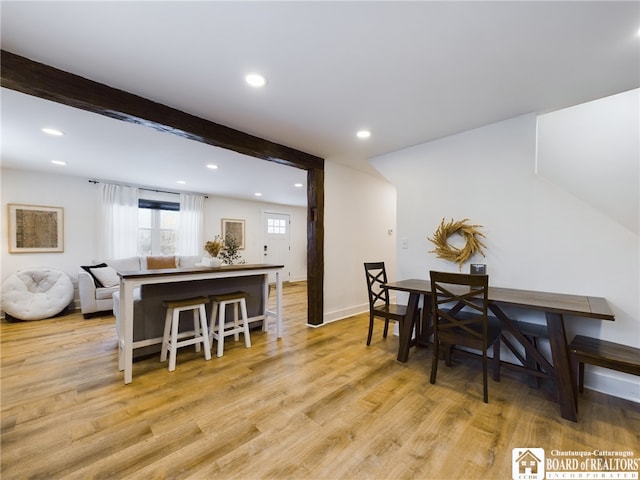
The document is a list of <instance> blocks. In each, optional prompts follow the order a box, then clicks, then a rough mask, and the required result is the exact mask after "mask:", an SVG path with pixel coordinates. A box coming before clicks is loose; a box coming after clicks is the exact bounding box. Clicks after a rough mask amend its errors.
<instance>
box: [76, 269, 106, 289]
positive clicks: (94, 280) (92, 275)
mask: <svg viewBox="0 0 640 480" xmlns="http://www.w3.org/2000/svg"><path fill="white" fill-rule="evenodd" d="M106 266H107V264H106V263H100V264H98V265H80V268H81V269H83V270H84V271H85V272H87V273H88V274H89V275H91V278H93V283H95V285H96V287H104V285H102V284H101V283H100V281H99V280H98V279H97V278H96V276H95V275H94V274H93V272H92V271H91V269H92V268H102V267H106Z"/></svg>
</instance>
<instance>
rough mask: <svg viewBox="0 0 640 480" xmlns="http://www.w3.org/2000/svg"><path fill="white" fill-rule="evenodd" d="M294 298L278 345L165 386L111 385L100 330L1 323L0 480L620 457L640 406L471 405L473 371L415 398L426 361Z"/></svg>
mask: <svg viewBox="0 0 640 480" xmlns="http://www.w3.org/2000/svg"><path fill="white" fill-rule="evenodd" d="M305 287H306V286H305V284H304V283H301V284H291V285H287V286H286V290H285V297H284V298H285V308H284V313H285V315H284V317H285V320H284V336H283V338H282V339H281V340H277V339H276V338H275V329H274V328H273V326H272V328H271V329H270V330H269V331H268V332H267V333H266V334H265V333H261V332H253V334H252V342H253V346H252V347H251V348H250V349H245V348H244V344H243V342H242V341H239V342H235V343H234V342H233V341H230V342H229V343H228V344H227V342H225V354H224V357H222V358H216V357H215V355H214V357H213V359H212V360H210V361H205V360H204V358H203V356H202V354H196V353H195V352H193V351H192V349H191V348H190V347H189V348H187V349H182V350H181V351H180V352H179V353H178V361H177V368H176V370H175V372H168V371H167V364H166V363H164V364H161V363H160V362H159V355H158V358H152V359H151V358H150V359H147V360H143V361H139V362H136V363H135V364H134V379H133V383H132V384H130V385H124V384H123V377H122V374H121V373H120V372H118V369H117V347H116V339H115V331H114V324H113V317H110V316H108V317H103V318H96V319H91V320H84V319H83V318H82V316H81V315H80V314H79V313H76V314H72V315H67V316H64V317H59V318H56V319H51V320H46V321H39V322H22V323H7V322H5V321H3V322H2V324H1V325H0V328H1V330H0V332H1V334H2V338H1V347H2V351H1V360H2V363H1V368H2V371H1V380H2V396H1V399H2V445H1V447H2V450H1V454H2V467H1V471H0V473H1V476H2V479H3V480H8V479H27V478H42V479H61V478H64V479H73V478H78V479H87V478H140V479H145V480H146V479H155V478H157V479H165V478H171V479H178V478H185V479H226V478H239V479H263V478H265V479H266V478H274V479H287V478H292V479H360V478H367V479H404V478H413V479H499V478H500V479H509V478H512V476H511V468H512V466H511V454H512V449H513V448H516V447H527V448H528V447H536V448H544V449H545V450H546V451H550V450H551V449H557V450H573V451H592V450H594V449H603V450H616V449H618V450H619V449H624V450H634V451H635V454H636V457H638V456H640V440H639V436H638V435H639V434H638V432H639V431H640V408H639V406H638V404H634V403H631V402H627V401H623V400H620V399H616V398H613V397H609V396H606V395H602V394H598V393H596V392H592V391H586V392H585V394H584V395H582V396H581V398H580V405H579V412H578V415H579V421H578V422H577V423H573V422H569V421H566V420H563V419H561V418H560V415H559V411H558V407H557V405H556V403H554V401H553V394H552V392H553V386H552V385H548V384H544V385H543V388H541V389H539V390H533V389H530V388H528V387H527V385H526V379H524V378H522V377H520V376H519V375H518V374H516V373H513V372H509V371H506V370H505V371H504V373H503V376H502V380H501V381H500V382H499V383H496V382H493V381H492V380H490V384H489V402H490V403H489V404H488V405H486V404H484V403H483V402H482V386H481V369H480V364H479V362H478V360H476V359H473V358H464V357H456V361H455V365H454V367H452V368H446V367H444V366H441V367H440V369H439V372H438V381H437V384H436V385H430V384H429V367H430V359H431V350H430V349H424V348H423V349H420V350H415V349H412V351H411V354H410V359H409V362H408V363H407V364H401V363H398V362H397V361H396V360H395V355H396V348H397V341H398V339H397V337H392V336H390V337H389V338H387V339H386V340H384V339H382V328H381V325H382V322H379V323H378V324H377V329H376V330H375V331H374V340H373V341H372V345H371V346H370V347H367V346H366V345H365V341H366V335H367V322H368V316H367V315H358V316H355V317H353V318H350V319H346V320H342V321H339V322H335V323H332V324H329V325H326V326H324V327H321V328H310V327H308V326H306V325H305V318H306V290H305Z"/></svg>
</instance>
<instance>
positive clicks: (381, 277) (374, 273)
mask: <svg viewBox="0 0 640 480" xmlns="http://www.w3.org/2000/svg"><path fill="white" fill-rule="evenodd" d="M364 273H365V276H366V278H367V290H368V291H369V335H368V336H367V345H371V337H372V335H373V323H374V319H375V318H376V317H379V318H382V319H383V320H384V333H383V337H384V338H387V332H388V331H389V321H395V322H400V321H402V320H404V318H405V316H406V315H407V306H406V305H399V304H396V303H390V302H389V290H387V289H386V288H383V287H382V285H383V284H385V283H387V271H386V270H385V267H384V262H367V263H365V264H364Z"/></svg>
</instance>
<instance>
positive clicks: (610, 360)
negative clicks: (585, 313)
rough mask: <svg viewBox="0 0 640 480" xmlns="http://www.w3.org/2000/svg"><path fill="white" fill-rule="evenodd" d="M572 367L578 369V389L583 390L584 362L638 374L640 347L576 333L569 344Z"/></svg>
mask: <svg viewBox="0 0 640 480" xmlns="http://www.w3.org/2000/svg"><path fill="white" fill-rule="evenodd" d="M569 353H570V355H571V357H572V361H573V365H574V368H576V367H577V371H578V390H579V391H580V393H582V392H583V390H584V364H585V363H588V364H590V365H597V366H598V367H604V368H610V369H611V370H617V371H618V372H624V373H630V374H632V375H640V348H635V347H630V346H628V345H621V344H619V343H613V342H608V341H606V340H600V339H598V338H591V337H585V336H584V335H576V336H575V338H574V339H573V340H572V341H571V344H570V345H569Z"/></svg>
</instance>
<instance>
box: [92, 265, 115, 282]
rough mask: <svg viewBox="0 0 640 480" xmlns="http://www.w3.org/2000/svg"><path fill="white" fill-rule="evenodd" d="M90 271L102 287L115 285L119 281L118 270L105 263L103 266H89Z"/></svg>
mask: <svg viewBox="0 0 640 480" xmlns="http://www.w3.org/2000/svg"><path fill="white" fill-rule="evenodd" d="M90 270H91V273H92V274H93V276H94V277H95V278H96V279H98V281H99V282H100V284H101V285H102V286H103V287H115V286H116V285H118V284H119V283H120V277H119V276H118V272H116V271H115V270H114V269H113V268H111V267H109V266H108V265H105V266H104V267H97V268H91V269H90Z"/></svg>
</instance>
